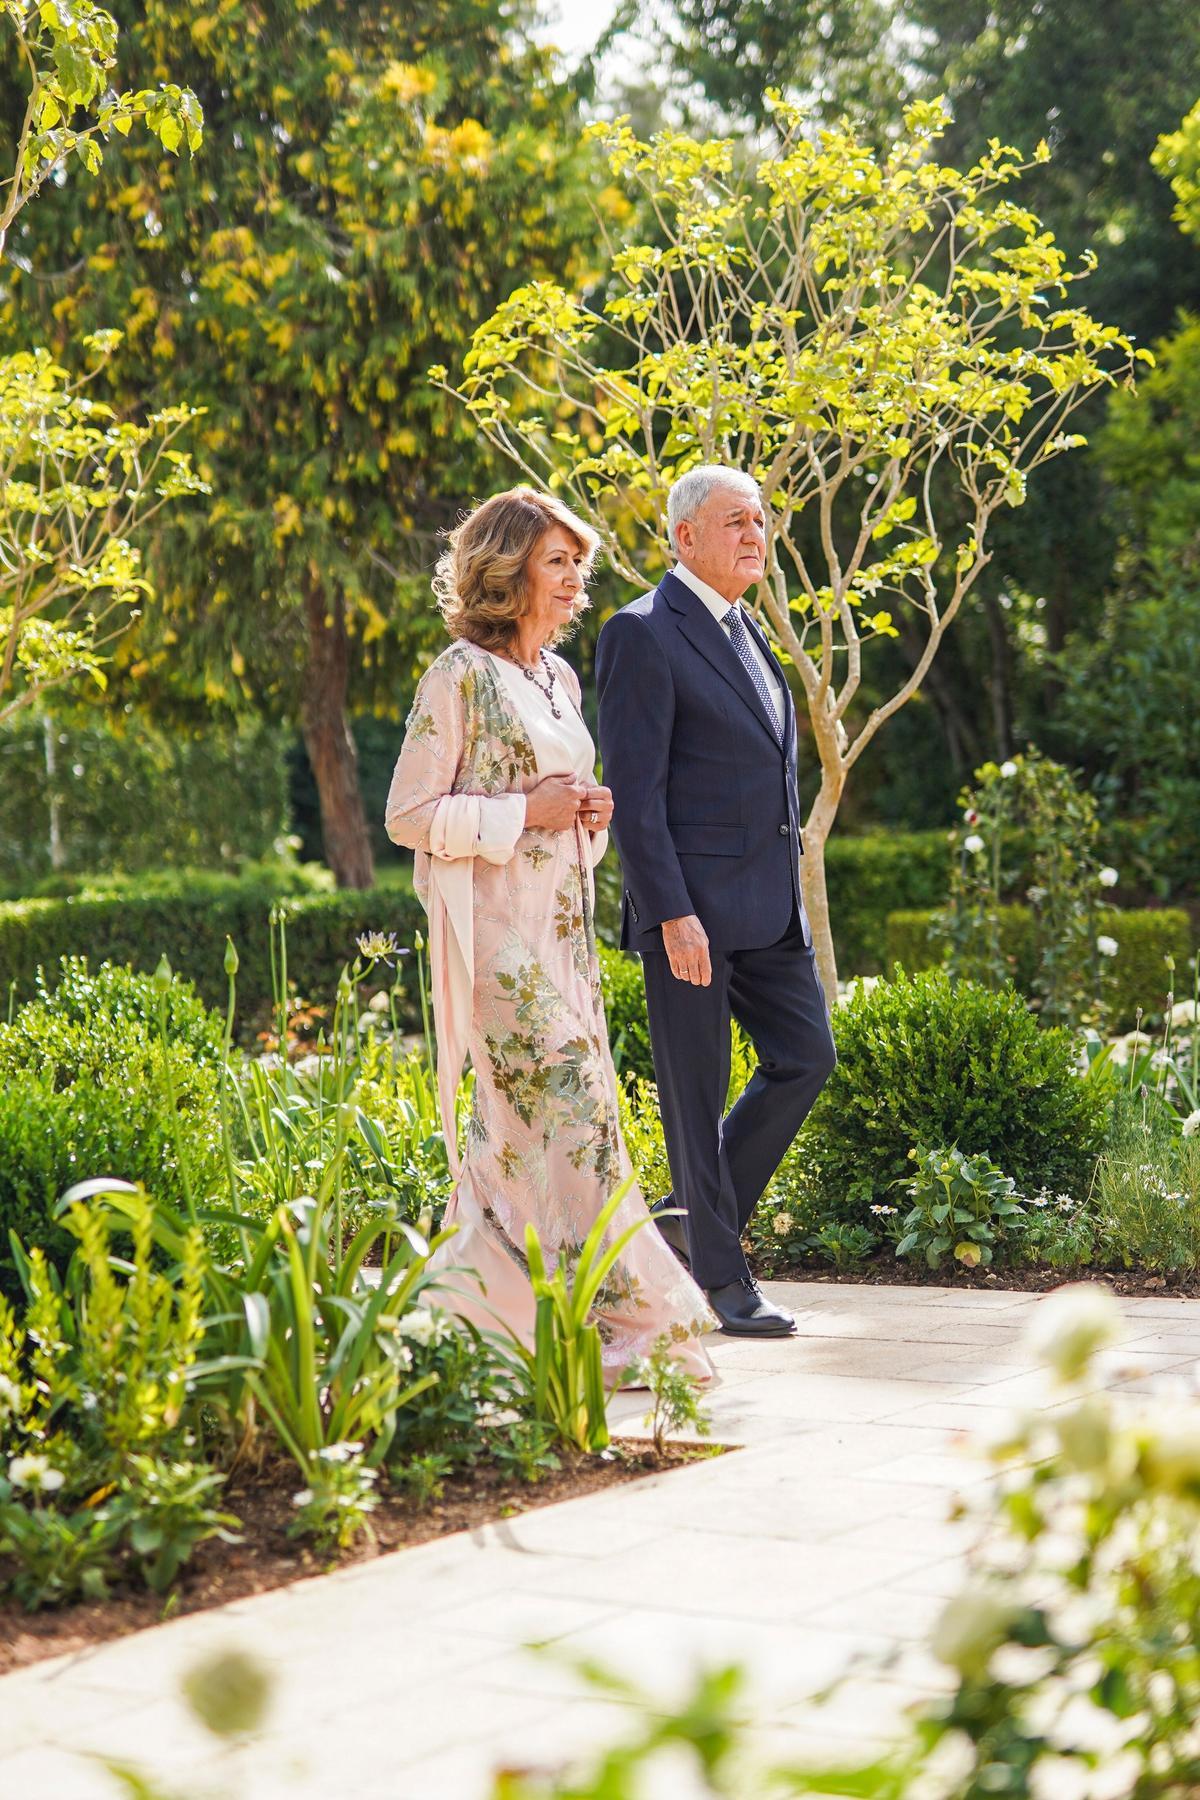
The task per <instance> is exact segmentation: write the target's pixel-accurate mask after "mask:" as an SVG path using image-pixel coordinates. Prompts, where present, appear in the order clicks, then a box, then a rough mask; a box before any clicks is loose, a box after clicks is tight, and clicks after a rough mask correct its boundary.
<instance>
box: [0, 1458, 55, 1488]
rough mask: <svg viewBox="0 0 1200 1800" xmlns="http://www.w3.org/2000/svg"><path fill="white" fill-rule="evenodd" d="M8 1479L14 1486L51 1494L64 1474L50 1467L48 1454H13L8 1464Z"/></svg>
mask: <svg viewBox="0 0 1200 1800" xmlns="http://www.w3.org/2000/svg"><path fill="white" fill-rule="evenodd" d="M8 1479H9V1480H10V1481H11V1482H12V1484H13V1486H14V1487H23V1488H29V1489H30V1490H31V1491H32V1492H33V1493H40V1494H53V1493H56V1492H57V1490H58V1489H59V1488H60V1487H61V1486H62V1484H63V1482H64V1481H65V1480H66V1476H65V1475H64V1474H63V1473H62V1470H61V1469H55V1468H52V1467H51V1464H50V1458H49V1457H48V1456H36V1455H32V1454H31V1455H28V1456H14V1457H13V1459H12V1461H11V1462H10V1463H9V1465H8Z"/></svg>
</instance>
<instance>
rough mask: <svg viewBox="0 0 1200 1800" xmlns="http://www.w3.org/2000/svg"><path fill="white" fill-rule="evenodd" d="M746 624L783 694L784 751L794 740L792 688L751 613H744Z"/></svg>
mask: <svg viewBox="0 0 1200 1800" xmlns="http://www.w3.org/2000/svg"><path fill="white" fill-rule="evenodd" d="M746 625H747V629H748V630H749V632H750V635H751V637H752V638H753V639H754V640H755V642H756V643H757V644H758V645H759V647H760V648H761V649H762V650H763V652H764V653H765V655H766V658H767V661H768V662H769V663H770V665H771V667H772V668H773V669H774V671H775V679H776V681H778V683H779V687H780V691H781V693H782V694H783V747H784V750H785V751H790V750H791V748H792V745H793V744H794V743H795V741H796V708H795V705H794V703H793V701H792V690H791V688H790V687H789V686H788V682H787V676H786V675H785V674H784V672H783V664H782V663H781V662H780V660H779V658H778V657H777V656H776V654H775V652H774V650H772V648H771V640H770V638H769V637H768V636H767V634H766V632H765V631H764V630H763V628H762V626H761V625H760V624H759V622H758V620H757V619H756V618H755V617H754V615H753V613H747V614H746Z"/></svg>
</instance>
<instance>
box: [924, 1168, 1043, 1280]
mask: <svg viewBox="0 0 1200 1800" xmlns="http://www.w3.org/2000/svg"><path fill="white" fill-rule="evenodd" d="M913 1159H914V1161H915V1162H916V1165H917V1172H916V1174H915V1175H914V1176H913V1177H912V1178H911V1180H909V1181H906V1182H904V1183H903V1184H902V1185H903V1187H904V1189H905V1191H906V1192H907V1194H908V1197H909V1200H910V1202H911V1207H910V1210H909V1212H908V1213H907V1214H906V1215H905V1217H904V1218H903V1219H900V1220H899V1221H898V1224H897V1227H896V1255H897V1256H917V1255H921V1256H923V1257H924V1258H925V1263H926V1266H927V1267H928V1268H930V1269H937V1268H940V1267H941V1264H942V1262H943V1260H944V1259H945V1258H946V1257H947V1256H949V1255H953V1256H954V1257H955V1258H956V1259H957V1261H959V1262H961V1263H963V1264H964V1265H965V1266H966V1267H967V1268H968V1269H976V1268H978V1267H979V1265H980V1263H984V1264H986V1263H990V1262H991V1260H992V1255H993V1252H994V1250H995V1248H996V1242H997V1239H1003V1237H1004V1234H1005V1232H1006V1231H1009V1230H1013V1229H1019V1228H1020V1225H1021V1202H1020V1198H1019V1197H1014V1188H1015V1185H1016V1184H1015V1183H1014V1181H1013V1178H1012V1176H1011V1175H1005V1174H1004V1172H1003V1171H1002V1170H1000V1169H998V1168H997V1167H996V1165H995V1164H994V1163H992V1162H989V1161H988V1159H987V1157H986V1156H964V1155H963V1153H962V1151H961V1150H959V1149H958V1148H957V1146H954V1147H952V1148H950V1149H948V1150H947V1149H944V1148H937V1149H933V1150H929V1149H926V1148H925V1147H924V1145H918V1146H917V1148H916V1150H915V1151H914V1152H913Z"/></svg>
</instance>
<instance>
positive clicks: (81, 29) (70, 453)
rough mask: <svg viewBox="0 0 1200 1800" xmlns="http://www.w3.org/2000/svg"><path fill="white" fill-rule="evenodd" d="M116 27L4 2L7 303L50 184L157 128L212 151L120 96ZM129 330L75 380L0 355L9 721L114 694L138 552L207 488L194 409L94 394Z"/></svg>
mask: <svg viewBox="0 0 1200 1800" xmlns="http://www.w3.org/2000/svg"><path fill="white" fill-rule="evenodd" d="M116 46H117V29H116V24H115V21H114V20H113V18H112V16H111V15H110V14H109V13H106V12H103V11H102V10H101V9H100V8H99V7H96V6H92V5H90V4H88V0H77V3H76V4H74V5H72V6H69V7H68V6H66V5H56V4H44V5H40V6H38V5H26V4H23V3H22V0H3V4H0V53H6V54H7V55H8V56H9V58H10V60H11V63H12V66H13V70H14V75H15V82H14V86H13V89H12V99H13V103H14V104H13V109H12V113H11V117H12V119H13V120H14V122H15V124H14V129H13V130H12V131H10V132H5V133H3V134H2V135H0V153H3V156H4V163H5V166H7V167H9V168H10V170H11V173H10V174H9V176H8V178H7V179H6V180H5V181H4V182H3V183H0V196H2V199H0V295H7V296H9V297H10V298H11V294H12V290H13V288H14V287H15V285H16V283H17V279H18V277H19V274H20V272H21V270H22V268H23V266H24V263H25V259H24V256H23V243H24V240H25V235H26V233H27V231H28V222H27V220H26V218H25V217H23V216H22V215H23V214H24V212H25V209H26V208H27V207H28V205H29V203H30V201H31V200H33V199H34V198H35V197H36V196H37V195H38V194H40V193H43V192H44V191H45V190H46V188H47V184H50V185H51V191H53V190H54V188H55V187H61V186H63V185H64V184H68V185H70V184H69V176H70V174H71V173H72V172H73V165H74V164H75V163H76V162H79V163H82V164H83V166H84V168H85V169H86V170H87V171H88V173H89V174H90V175H92V176H95V175H96V174H97V173H98V172H99V171H100V170H101V169H102V167H103V163H104V146H105V145H106V144H107V143H109V142H110V141H111V140H112V139H113V136H114V134H116V135H117V136H119V137H126V136H128V134H129V133H130V131H131V130H132V128H133V126H134V125H135V124H136V125H138V126H139V127H141V126H145V127H148V128H149V130H150V132H151V133H152V134H153V135H154V136H155V138H156V139H157V141H158V142H159V143H160V144H161V146H162V148H163V149H164V151H166V152H168V153H174V152H176V151H177V150H178V149H179V148H180V146H181V145H182V144H183V143H184V142H185V141H186V143H187V145H188V147H189V149H195V148H196V147H197V146H198V145H199V143H200V136H201V113H200V107H199V103H198V102H197V100H196V97H195V95H194V94H192V93H191V92H190V91H188V90H186V89H183V88H179V87H175V86H173V85H168V86H162V85H160V86H158V87H155V88H146V89H144V90H141V91H139V92H136V93H135V92H125V93H117V92H116V91H115V90H114V89H113V88H112V86H111V75H112V71H113V69H114V68H115V66H116ZM120 339H121V333H120V332H119V331H116V330H109V331H96V332H90V333H88V334H86V335H85V336H84V338H83V341H82V345H81V346H80V348H81V349H82V350H83V352H84V356H85V358H86V362H87V367H86V368H85V370H84V371H83V372H82V373H79V372H72V371H71V370H70V369H69V368H68V367H66V366H65V360H66V359H65V358H64V362H63V363H60V362H59V361H57V360H56V359H55V357H54V356H53V355H51V353H50V352H49V351H48V350H47V349H46V348H45V347H44V346H42V345H40V344H34V345H31V346H30V348H29V349H27V350H24V351H18V352H16V353H15V354H12V355H8V356H2V357H0V724H3V723H4V721H5V720H6V719H8V718H10V717H11V716H12V715H13V714H14V713H16V712H17V711H18V710H20V709H21V708H23V707H25V706H28V705H30V704H32V703H33V702H34V701H35V700H37V699H38V697H39V696H40V695H42V694H44V693H46V692H47V691H48V690H49V689H51V688H55V687H58V686H61V685H62V684H63V683H64V682H67V681H70V680H71V679H73V678H75V677H78V676H80V675H90V676H91V677H92V678H93V679H94V680H95V681H96V682H98V683H101V684H102V683H103V681H104V673H103V664H104V661H105V652H106V650H107V648H108V647H109V646H110V645H111V643H112V641H113V639H114V638H115V637H116V636H117V635H118V634H119V632H120V630H121V629H122V627H123V626H124V625H125V624H127V623H128V620H129V614H130V608H131V606H133V605H134V604H135V603H136V602H137V601H138V600H140V599H141V598H142V596H144V595H145V594H146V593H147V592H148V591H149V584H148V582H147V581H146V580H145V578H144V577H143V576H142V574H141V573H140V552H139V551H138V550H137V549H136V548H135V546H134V542H133V539H134V537H135V536H136V535H137V534H138V533H139V532H141V531H144V530H145V529H146V527H147V526H148V525H149V523H150V521H151V520H152V519H153V518H154V516H155V514H156V513H158V512H159V511H160V510H161V509H162V508H163V507H164V506H165V505H167V504H168V503H169V502H170V501H172V500H175V499H178V498H180V497H181V496H183V495H186V494H194V493H197V492H199V491H200V490H201V488H202V483H201V482H200V480H199V478H198V477H197V476H196V474H195V473H194V471H193V469H192V467H191V463H190V459H189V458H188V456H187V455H186V454H185V453H184V452H182V451H180V450H178V449H176V448H175V447H174V446H175V444H176V440H177V439H178V438H179V436H180V433H181V432H182V431H183V430H184V428H185V426H186V425H187V423H188V422H189V420H190V419H191V417H192V413H191V412H190V410H189V409H188V408H187V407H182V406H177V407H170V408H166V409H159V410H157V411H155V412H152V413H151V414H150V416H149V417H148V418H147V419H146V420H145V422H144V423H142V424H137V423H135V422H133V421H131V420H128V419H124V420H123V419H120V418H118V416H117V414H116V413H115V412H114V411H113V409H112V408H111V407H109V406H105V405H103V404H101V403H98V402H97V400H96V399H95V398H94V397H93V395H92V394H91V393H90V392H89V389H90V388H91V387H92V386H93V385H94V384H95V383H96V380H97V377H98V375H99V373H100V371H101V370H102V369H103V368H104V366H105V364H106V362H107V361H108V360H109V359H110V358H111V356H112V355H113V354H114V352H115V350H116V348H117V346H118V344H119V343H120Z"/></svg>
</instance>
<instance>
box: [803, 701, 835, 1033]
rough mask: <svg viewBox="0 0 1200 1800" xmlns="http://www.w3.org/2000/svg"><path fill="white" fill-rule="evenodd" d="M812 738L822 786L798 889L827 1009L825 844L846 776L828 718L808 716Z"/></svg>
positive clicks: (831, 986) (831, 997) (829, 958)
mask: <svg viewBox="0 0 1200 1800" xmlns="http://www.w3.org/2000/svg"><path fill="white" fill-rule="evenodd" d="M809 716H810V718H811V719H812V723H813V734H814V737H815V739H816V742H817V747H818V749H819V751H820V752H821V786H820V788H819V789H818V791H817V797H816V799H815V800H814V801H813V803H812V808H811V810H810V812H809V815H808V818H807V819H806V820H805V821H804V855H803V856H802V857H801V858H800V886H801V890H802V891H803V894H804V910H805V912H806V913H807V914H808V923H809V926H810V927H811V929H812V941H813V950H814V952H815V954H816V959H817V974H818V976H819V977H820V981H821V986H822V987H823V988H824V990H825V998H826V1000H827V1001H828V1003H829V1006H830V1008H831V1009H832V1007H833V1006H834V1005H835V1004H836V1001H837V953H836V951H835V950H834V947H833V927H832V925H831V924H830V920H829V895H828V893H827V892H826V888H825V844H826V842H827V840H828V837H829V833H830V832H831V831H832V830H833V825H834V821H835V820H836V818H837V813H838V805H839V803H840V801H841V798H842V789H843V787H844V786H845V782H846V776H845V771H844V770H843V768H842V759H841V752H840V749H839V746H838V741H837V735H836V726H835V724H834V721H833V720H832V719H830V718H822V719H818V718H817V716H816V715H814V714H810V715H809Z"/></svg>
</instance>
